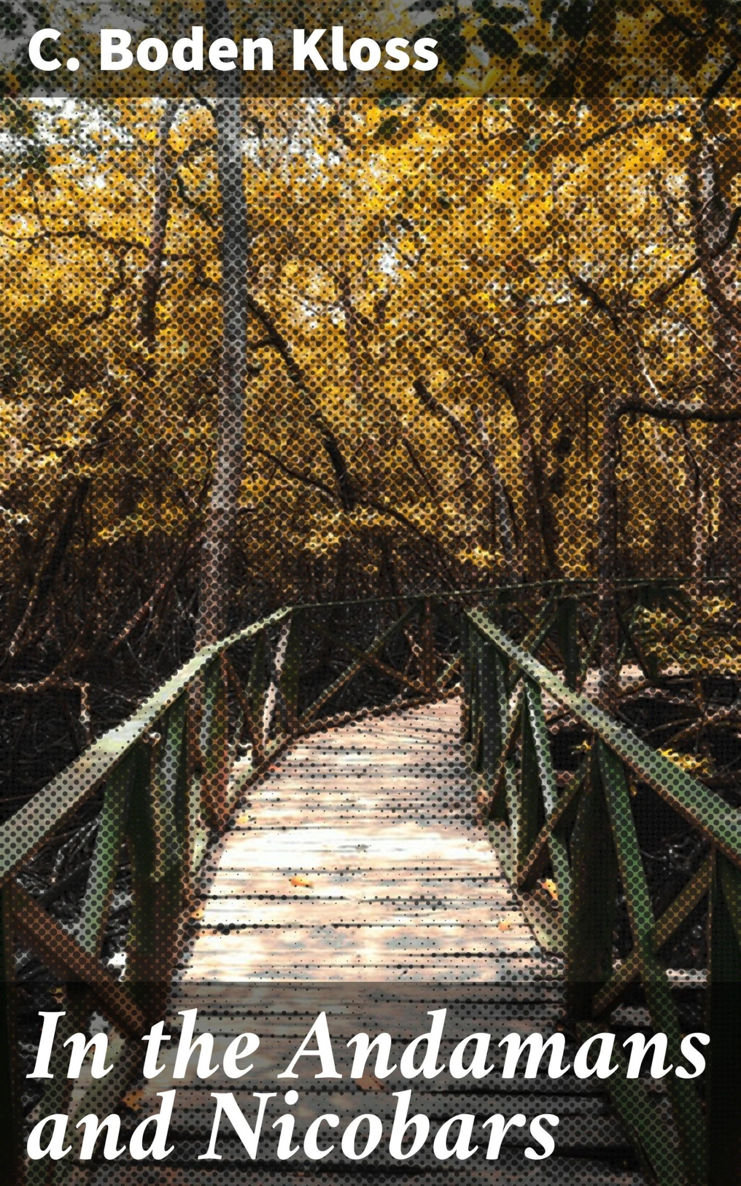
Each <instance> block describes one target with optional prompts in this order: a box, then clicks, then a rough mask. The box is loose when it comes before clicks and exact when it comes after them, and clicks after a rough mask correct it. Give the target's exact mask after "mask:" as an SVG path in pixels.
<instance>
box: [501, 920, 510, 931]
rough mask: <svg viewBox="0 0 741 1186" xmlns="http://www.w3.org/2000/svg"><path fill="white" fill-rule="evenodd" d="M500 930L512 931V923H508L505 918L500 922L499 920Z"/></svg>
mask: <svg viewBox="0 0 741 1186" xmlns="http://www.w3.org/2000/svg"><path fill="white" fill-rule="evenodd" d="M499 930H500V931H511V930H512V923H511V922H507V920H506V919H504V918H502V919H500V920H499Z"/></svg>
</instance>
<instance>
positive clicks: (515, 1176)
mask: <svg viewBox="0 0 741 1186" xmlns="http://www.w3.org/2000/svg"><path fill="white" fill-rule="evenodd" d="M460 713H461V703H460V700H459V699H457V698H451V699H447V700H442V701H439V702H437V703H435V704H430V705H426V706H423V707H421V708H417V709H411V710H406V711H403V712H400V713H396V714H389V715H388V716H386V717H382V718H376V719H371V720H366V721H360V722H355V723H352V724H349V725H346V726H344V727H342V728H336V729H330V730H327V731H326V732H320V733H317V734H315V735H313V736H310V737H306V738H303V739H301V740H299V741H298V742H297V743H296V744H295V745H294V746H293V747H292V748H291V749H289V750H288V751H287V752H285V753H284V754H283V755H282V756H281V757H280V758H279V760H278V761H276V762H275V764H274V765H273V766H272V768H271V769H270V770H269V772H268V773H267V775H266V776H265V777H264V778H263V779H261V780H260V781H259V782H258V783H256V784H254V785H253V786H252V787H251V789H250V791H249V792H248V799H247V800H246V801H245V802H244V803H243V805H242V806H241V808H240V809H239V810H238V811H237V813H236V815H235V817H234V820H233V823H232V826H231V828H230V830H229V832H228V834H227V836H226V838H225V839H224V841H223V842H222V843H221V844H220V846H219V847H218V848H217V849H216V850H215V851H214V853H213V855H212V859H211V861H210V862H209V863H208V864H207V866H206V867H205V868H204V870H203V872H204V875H205V879H206V880H205V881H204V891H203V896H202V902H201V906H200V907H199V909H198V910H197V912H196V916H195V919H194V932H193V937H192V942H191V945H190V947H189V950H188V951H187V953H186V956H185V960H184V962H183V964H182V965H181V973H180V976H179V979H178V981H177V982H176V984H175V986H174V992H173V998H172V1001H171V1008H170V1014H171V1021H170V1022H169V1023H168V1031H170V1032H172V1031H173V1030H175V1031H176V1030H177V1028H178V1018H177V1010H178V1009H182V1008H192V1007H193V1006H198V1008H199V1030H200V1031H201V1032H202V1031H203V1029H207V1030H209V1031H210V1032H212V1033H214V1034H215V1035H217V1047H216V1048H217V1049H220V1048H222V1047H223V1044H226V1042H227V1041H228V1040H230V1039H231V1038H232V1037H233V1036H234V1035H236V1034H237V1033H239V1032H241V1030H243V1029H244V1028H245V1024H246V1022H245V1018H246V1017H251V1018H252V1024H254V1026H255V1028H256V1029H257V1030H258V1031H259V1032H260V1034H261V1035H262V1036H263V1038H264V1039H266V1041H267V1047H268V1049H269V1051H270V1054H269V1057H270V1059H272V1060H276V1061H281V1060H282V1061H283V1064H284V1065H285V1064H286V1063H287V1062H288V1061H289V1059H290V1057H291V1052H295V1050H296V1049H297V1046H298V1044H299V1042H300V1041H301V1039H302V1037H303V1036H304V1035H305V1034H306V1033H307V1032H308V1030H309V1028H310V1027H311V1025H312V1023H313V1021H314V1019H315V1018H316V1016H317V1013H318V1011H319V1010H326V1011H327V1014H328V1016H329V1018H330V1027H331V1033H332V1038H333V1041H334V1043H335V1045H336V1046H337V1048H338V1049H343V1048H344V1047H345V1044H346V1042H347V1039H348V1038H349V1037H350V1036H352V1034H354V1033H356V1032H358V1031H359V1030H362V1029H366V1030H370V1031H372V1032H376V1031H377V1030H378V1028H379V1019H382V1023H383V1025H385V1026H386V1027H387V1028H389V1030H390V1031H391V1032H392V1033H394V1035H395V1036H396V1035H398V1037H399V1038H400V1039H401V1040H402V1041H405V1042H406V1041H409V1040H410V1038H411V1037H412V1036H413V1035H415V1034H419V1033H421V1032H423V1031H424V1029H425V1028H427V1027H428V1026H429V1019H428V1018H427V1010H429V1009H434V1008H436V1007H437V1008H439V1007H441V1005H445V1006H447V1008H448V1018H447V1022H446V1031H445V1047H447V1048H448V1052H449V1050H450V1048H451V1047H452V1045H453V1043H454V1042H456V1041H460V1040H461V1038H462V1037H463V1036H465V1035H466V1034H468V1033H471V1032H473V1031H475V1030H477V1029H479V1030H480V1029H482V1028H484V1029H486V1030H487V1031H490V1032H491V1033H492V1035H493V1036H494V1039H495V1040H496V1039H497V1038H498V1037H499V1036H502V1035H504V1034H506V1033H509V1032H512V1031H515V1032H519V1033H522V1034H526V1033H530V1032H533V1031H540V1032H545V1033H548V1032H550V1031H552V1030H553V1029H554V1028H556V1027H557V1025H558V1024H559V1013H560V1006H561V1003H562V990H561V975H562V965H561V961H560V960H559V959H558V958H555V957H552V956H547V955H544V954H543V953H542V952H541V950H540V948H539V947H538V944H537V942H536V940H535V938H534V937H533V934H532V932H531V930H530V928H529V926H528V925H527V923H526V921H525V918H524V916H523V914H522V912H521V910H520V908H519V906H518V904H517V901H516V900H515V898H514V897H513V895H512V893H511V890H510V887H509V885H508V884H507V882H506V880H505V878H504V877H503V874H502V871H501V868H500V866H499V864H498V861H497V858H496V856H495V854H494V852H493V850H492V847H491V845H490V843H489V839H488V837H487V834H486V832H485V830H484V829H483V828H482V826H481V825H480V823H479V822H477V819H476V812H475V807H474V798H473V791H472V784H471V780H470V776H469V775H468V774H467V772H466V767H465V762H464V754H463V749H462V746H461V742H460ZM235 776H237V777H238V776H239V769H238V768H237V769H236V770H235ZM246 1000H249V1001H250V1002H251V1006H246V1005H245V1001H246ZM348 1002H350V1003H348ZM288 1014H290V1016H288V1019H287V1015H288ZM477 1016H478V1021H476V1020H474V1019H475V1018H476V1017H477ZM220 1043H221V1044H222V1045H220ZM445 1047H444V1048H445ZM492 1061H493V1062H494V1063H495V1064H496V1065H497V1066H498V1067H500V1066H501V1054H500V1053H499V1052H498V1051H497V1049H496V1047H494V1052H493V1055H492ZM255 1065H256V1068H257V1069H256V1071H255V1073H254V1074H253V1075H251V1076H250V1082H249V1087H246V1088H245V1089H244V1098H242V1095H241V1094H239V1096H238V1098H239V1099H240V1104H241V1106H243V1108H244V1109H245V1113H246V1114H248V1115H249V1114H250V1103H251V1099H250V1093H251V1092H253V1091H271V1090H272V1091H275V1090H276V1082H275V1078H274V1074H275V1069H274V1064H273V1069H272V1071H271V1072H270V1073H269V1072H268V1065H267V1055H266V1063H265V1073H264V1076H263V1078H262V1079H261V1077H260V1071H259V1068H260V1065H261V1064H260V1062H259V1058H258V1060H257V1062H256V1064H255ZM312 1073H313V1071H309V1070H307V1072H306V1077H307V1079H308V1078H309V1076H310V1075H311V1074H312ZM493 1078H494V1080H495V1082H494V1083H492V1086H491V1088H484V1089H482V1087H481V1085H480V1084H474V1085H473V1089H471V1088H470V1086H469V1085H468V1084H469V1083H470V1080H466V1081H465V1083H464V1082H461V1081H456V1080H454V1079H453V1078H452V1076H451V1075H450V1073H449V1071H448V1070H447V1069H446V1070H445V1071H444V1073H443V1074H441V1075H440V1076H439V1077H438V1078H436V1079H435V1080H434V1082H430V1083H429V1084H423V1085H419V1086H418V1087H415V1091H414V1098H415V1110H419V1111H424V1112H425V1113H426V1114H427V1115H429V1116H430V1117H444V1116H445V1115H453V1114H455V1113H457V1112H463V1111H474V1112H476V1114H477V1115H478V1116H479V1118H481V1119H483V1118H484V1117H485V1116H488V1115H491V1114H492V1113H494V1112H501V1113H503V1114H504V1115H506V1116H512V1115H514V1114H516V1113H518V1112H521V1113H524V1114H525V1115H526V1116H527V1117H528V1119H529V1118H530V1117H532V1116H534V1115H537V1114H542V1113H555V1114H556V1115H558V1117H559V1120H560V1124H559V1126H558V1129H557V1130H556V1132H555V1134H554V1135H555V1138H556V1153H555V1154H554V1155H553V1156H552V1157H551V1158H549V1159H548V1160H546V1161H541V1162H533V1161H528V1160H526V1159H525V1157H524V1149H525V1147H526V1145H527V1144H528V1141H529V1137H528V1130H527V1128H520V1129H517V1128H515V1129H512V1130H510V1134H508V1137H507V1138H506V1141H505V1145H504V1147H503V1150H502V1153H501V1156H500V1159H499V1160H498V1161H496V1162H487V1161H486V1160H485V1158H484V1157H483V1156H481V1157H474V1158H472V1159H471V1160H470V1161H468V1162H467V1163H466V1164H465V1166H463V1165H460V1166H459V1167H458V1163H456V1168H455V1169H452V1168H451V1166H450V1165H449V1164H448V1163H442V1162H435V1161H434V1160H432V1159H430V1160H429V1161H428V1163H427V1164H424V1161H423V1164H421V1165H420V1164H419V1163H417V1164H413V1165H410V1166H409V1167H405V1166H404V1165H399V1164H398V1163H392V1162H391V1161H390V1159H389V1158H388V1156H387V1155H386V1156H385V1157H381V1158H380V1160H378V1159H376V1158H374V1159H373V1166H372V1169H371V1168H370V1167H369V1166H368V1164H367V1163H360V1164H359V1165H356V1166H353V1165H352V1164H350V1163H348V1162H345V1163H344V1165H340V1164H335V1165H332V1164H331V1163H332V1161H333V1157H330V1158H328V1159H327V1161H326V1162H323V1163H322V1166H321V1171H322V1178H323V1180H325V1181H331V1182H333V1183H337V1184H341V1183H346V1182H347V1183H350V1182H352V1181H357V1180H358V1175H361V1179H360V1180H367V1179H366V1178H365V1177H364V1176H363V1175H364V1174H367V1173H368V1172H372V1174H373V1180H374V1181H378V1182H386V1181H389V1182H391V1181H393V1182H395V1183H398V1182H406V1181H410V1182H411V1181H414V1182H415V1183H424V1182H428V1181H429V1182H440V1181H448V1180H449V1179H450V1174H451V1173H452V1172H455V1173H462V1174H464V1175H465V1180H466V1182H467V1183H473V1182H481V1183H484V1182H502V1183H504V1182H507V1183H513V1184H515V1186H525V1184H526V1183H527V1184H528V1186H549V1184H551V1183H552V1184H553V1186H555V1184H556V1183H558V1184H560V1183H563V1182H566V1181H567V1180H569V1181H572V1180H573V1181H574V1182H575V1183H578V1184H579V1186H597V1184H598V1183H599V1184H604V1186H607V1184H608V1183H609V1184H614V1186H617V1184H620V1186H638V1184H639V1183H642V1182H643V1178H642V1177H641V1176H640V1175H638V1174H637V1173H635V1172H633V1171H631V1170H630V1169H628V1168H626V1167H627V1166H628V1165H629V1164H631V1159H630V1152H629V1146H628V1142H627V1140H626V1138H625V1136H624V1134H623V1133H622V1131H621V1129H620V1126H619V1124H618V1122H617V1121H616V1120H615V1119H614V1117H613V1116H612V1115H611V1114H610V1111H609V1108H608V1106H607V1101H606V1098H605V1096H604V1095H603V1094H602V1093H600V1092H599V1091H596V1090H595V1088H594V1086H593V1085H592V1084H591V1083H590V1082H585V1081H579V1080H576V1079H573V1078H571V1077H570V1076H567V1077H566V1078H565V1079H560V1080H549V1079H547V1078H546V1077H545V1076H539V1077H538V1078H537V1079H536V1080H532V1081H526V1080H523V1078H522V1076H518V1077H517V1078H516V1079H515V1080H509V1081H505V1080H503V1079H501V1078H500V1077H498V1076H497V1075H496V1074H495V1075H494V1076H493ZM165 1080H167V1075H165ZM263 1080H264V1081H263ZM168 1085H169V1084H168V1081H163V1079H162V1078H158V1079H157V1081H156V1090H157V1091H162V1090H163V1089H166V1088H167V1087H168ZM173 1085H174V1084H173ZM178 1086H179V1087H180V1094H182V1091H183V1088H182V1085H181V1084H178ZM297 1086H301V1088H302V1091H301V1102H300V1104H299V1105H298V1107H297V1108H295V1109H294V1113H295V1114H296V1116H297V1122H298V1124H299V1126H303V1125H305V1124H307V1123H308V1122H309V1121H310V1120H311V1119H312V1118H314V1117H315V1116H318V1115H320V1114H321V1113H322V1112H326V1111H328V1110H329V1111H332V1112H334V1113H336V1114H339V1116H340V1118H341V1120H342V1121H343V1124H344V1123H346V1121H347V1119H349V1118H350V1117H352V1116H355V1115H358V1114H359V1113H361V1112H363V1111H367V1110H369V1109H372V1110H373V1111H374V1112H375V1113H376V1114H377V1115H380V1116H381V1117H382V1118H383V1119H384V1121H385V1122H386V1123H387V1124H390V1121H391V1119H392V1117H393V1114H394V1108H395V1105H396V1100H395V1098H394V1097H393V1095H392V1093H393V1092H394V1091H398V1090H400V1089H402V1088H403V1087H405V1086H408V1084H406V1083H404V1082H402V1081H401V1080H400V1078H399V1077H398V1075H392V1076H391V1077H390V1078H389V1080H388V1081H386V1082H384V1083H381V1082H380V1081H379V1080H377V1079H376V1078H375V1076H373V1075H372V1074H370V1073H369V1074H368V1075H366V1077H365V1080H361V1081H360V1083H359V1084H353V1085H352V1086H345V1085H344V1084H343V1085H342V1086H341V1087H339V1088H338V1086H337V1085H336V1084H331V1085H326V1084H322V1085H317V1084H316V1083H309V1082H306V1083H304V1084H300V1085H299V1084H297ZM220 1090H221V1091H223V1090H232V1091H233V1090H235V1084H234V1083H233V1082H230V1081H229V1080H226V1079H224V1078H223V1076H222V1074H221V1072H219V1073H217V1074H216V1075H215V1076H214V1077H213V1078H212V1079H210V1080H209V1081H208V1083H202V1084H200V1085H199V1086H198V1087H197V1088H196V1087H194V1088H191V1089H186V1092H187V1096H188V1099H187V1103H185V1104H184V1105H183V1107H181V1109H180V1113H179V1115H180V1120H179V1123H178V1135H177V1136H176V1137H175V1145H176V1148H175V1152H174V1154H173V1156H172V1157H171V1158H170V1159H168V1160H169V1166H170V1168H169V1169H168V1174H170V1175H173V1180H174V1181H180V1180H181V1178H180V1177H179V1176H178V1174H179V1173H180V1174H181V1175H182V1182H183V1183H185V1182H186V1181H187V1180H188V1178H187V1174H188V1172H189V1167H191V1168H192V1170H193V1172H196V1167H197V1180H198V1182H199V1184H200V1183H203V1184H204V1186H205V1184H206V1183H208V1184H209V1186H210V1184H211V1182H212V1180H213V1183H214V1184H216V1183H218V1182H222V1181H226V1180H227V1179H228V1166H229V1165H230V1164H231V1165H236V1164H239V1163H240V1147H239V1145H238V1142H237V1141H236V1138H235V1137H234V1134H233V1133H232V1132H231V1131H229V1125H228V1124H226V1123H225V1122H223V1123H222V1131H223V1135H222V1139H221V1142H220V1144H219V1149H220V1151H221V1152H222V1153H223V1154H224V1162H223V1163H222V1164H221V1165H219V1166H216V1167H214V1168H213V1170H211V1169H210V1167H206V1166H204V1164H203V1162H201V1163H199V1162H198V1161H197V1160H196V1159H197V1157H198V1154H199V1153H200V1152H202V1151H203V1149H205V1148H206V1147H207V1145H208V1135H209V1131H210V1124H211V1122H212V1118H213V1108H212V1107H209V1099H210V1092H212V1091H220ZM154 1091H155V1084H154V1083H152V1084H150V1086H149V1088H148V1091H147V1095H146V1096H145V1097H144V1099H143V1100H141V1102H140V1104H139V1108H140V1112H141V1114H142V1115H144V1114H146V1111H147V1110H148V1107H149V1106H150V1105H151V1106H152V1107H156V1106H157V1105H158V1099H157V1097H155V1096H154ZM469 1092H471V1094H469ZM382 1093H385V1094H386V1097H387V1099H386V1100H384V1098H383V1094H382ZM147 1097H149V1098H147ZM183 1108H184V1109H185V1112H183ZM184 1114H185V1116H186V1118H187V1120H186V1121H184V1120H183V1115H184ZM415 1160H416V1159H415ZM241 1161H242V1163H243V1168H245V1165H246V1163H244V1153H243V1152H242V1153H241ZM328 1163H329V1164H328ZM132 1172H133V1175H134V1177H133V1180H134V1181H137V1169H136V1168H135V1167H133V1166H132ZM315 1172H316V1171H314V1173H315ZM111 1173H112V1170H110V1169H106V1170H101V1172H100V1175H99V1176H98V1177H97V1178H96V1182H99V1183H104V1182H105V1183H107V1182H109V1181H110V1180H111ZM119 1173H120V1167H119ZM224 1174H226V1175H227V1176H226V1177H224V1176H223V1175H224ZM310 1174H311V1170H310V1169H306V1168H304V1169H303V1170H301V1169H299V1168H298V1167H295V1168H289V1166H288V1165H286V1164H281V1163H278V1162H274V1163H272V1164H270V1163H264V1164H262V1165H260V1166H255V1167H254V1169H253V1170H252V1171H251V1173H250V1180H251V1181H255V1182H258V1181H259V1182H261V1183H262V1182H264V1183H273V1182H275V1183H276V1184H277V1183H278V1182H281V1183H293V1182H294V1181H295V1182H296V1183H298V1182H303V1181H305V1180H307V1178H308V1177H309V1176H310ZM168 1180H169V1179H168ZM229 1180H230V1179H229Z"/></svg>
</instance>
